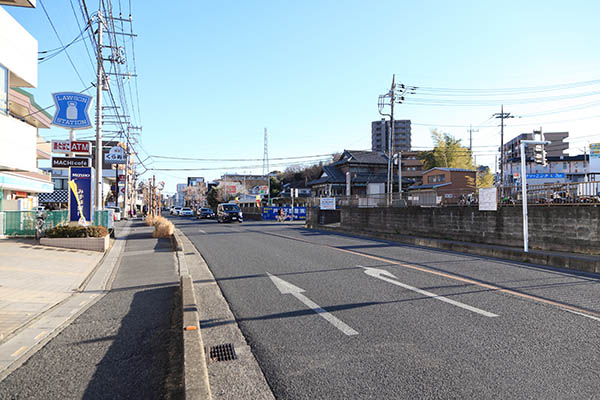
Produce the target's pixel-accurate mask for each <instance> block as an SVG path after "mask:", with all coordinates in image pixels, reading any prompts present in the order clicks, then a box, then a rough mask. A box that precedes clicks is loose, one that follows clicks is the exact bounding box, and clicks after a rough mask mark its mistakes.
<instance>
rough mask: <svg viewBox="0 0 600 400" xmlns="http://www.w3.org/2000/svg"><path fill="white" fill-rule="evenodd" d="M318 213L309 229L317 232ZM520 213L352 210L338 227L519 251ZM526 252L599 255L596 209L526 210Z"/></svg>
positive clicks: (503, 209)
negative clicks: (533, 250) (527, 243)
mask: <svg viewBox="0 0 600 400" xmlns="http://www.w3.org/2000/svg"><path fill="white" fill-rule="evenodd" d="M318 211H319V210H318V209H311V210H310V212H309V215H308V217H307V222H308V224H312V226H314V227H318V225H319V220H318V218H317V216H316V215H311V214H316V212H318ZM522 218H523V217H522V210H521V208H520V207H501V208H500V209H499V210H498V211H479V210H478V209H477V208H474V207H442V208H424V207H404V208H353V207H343V208H342V210H341V227H342V228H344V229H345V230H350V231H353V232H356V233H361V232H364V233H368V232H377V233H385V234H398V235H411V236H420V237H429V238H440V239H449V240H459V241H464V242H475V243H485V244H497V245H506V246H514V247H522V246H523V224H522ZM529 246H530V248H532V249H539V250H554V251H566V252H577V253H586V254H600V207H593V206H561V207H559V206H555V207H543V206H534V207H530V208H529Z"/></svg>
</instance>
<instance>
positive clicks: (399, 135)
mask: <svg viewBox="0 0 600 400" xmlns="http://www.w3.org/2000/svg"><path fill="white" fill-rule="evenodd" d="M389 131H390V122H389V121H387V120H384V119H382V120H380V121H373V122H371V150H372V151H381V152H384V153H387V152H388V143H389ZM399 151H410V120H409V119H396V120H394V137H393V145H392V153H397V152H399Z"/></svg>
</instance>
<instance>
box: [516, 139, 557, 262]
mask: <svg viewBox="0 0 600 400" xmlns="http://www.w3.org/2000/svg"><path fill="white" fill-rule="evenodd" d="M528 144H536V145H537V144H541V145H544V144H550V142H549V141H547V140H521V144H520V149H521V193H522V194H521V196H522V197H523V251H524V252H525V253H527V252H528V251H529V225H528V220H527V171H526V167H525V146H526V145H528Z"/></svg>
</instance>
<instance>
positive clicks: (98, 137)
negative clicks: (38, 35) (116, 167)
mask: <svg viewBox="0 0 600 400" xmlns="http://www.w3.org/2000/svg"><path fill="white" fill-rule="evenodd" d="M102 24H103V21H102V11H101V10H98V52H97V54H96V57H97V60H98V70H97V72H96V73H97V76H96V201H95V204H94V206H95V209H96V211H98V210H102V208H103V207H104V205H103V204H102V157H103V153H102V86H103V83H104V66H103V64H102V28H103V25H102Z"/></svg>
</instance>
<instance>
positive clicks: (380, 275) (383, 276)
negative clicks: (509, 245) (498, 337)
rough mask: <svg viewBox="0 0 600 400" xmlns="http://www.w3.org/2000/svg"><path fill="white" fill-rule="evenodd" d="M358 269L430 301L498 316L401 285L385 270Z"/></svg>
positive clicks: (495, 315)
mask: <svg viewBox="0 0 600 400" xmlns="http://www.w3.org/2000/svg"><path fill="white" fill-rule="evenodd" d="M359 267H361V268H364V270H365V274H367V275H369V276H372V277H374V278H377V279H381V280H382V281H385V282H388V283H391V284H392V285H396V286H400V287H403V288H404V289H408V290H412V291H413V292H417V293H419V294H422V295H423V296H427V297H431V298H432V299H436V300H439V301H443V302H444V303H448V304H452V305H453V306H456V307H460V308H463V309H465V310H469V311H472V312H474V313H477V314H481V315H484V316H486V317H490V318H493V317H497V316H498V315H497V314H493V313H491V312H488V311H485V310H482V309H480V308H477V307H473V306H470V305H468V304H464V303H461V302H459V301H455V300H452V299H449V298H447V297H444V296H440V295H439V294H435V293H432V292H428V291H427V290H423V289H419V288H416V287H413V286H410V285H407V284H405V283H402V282H400V281H398V280H396V279H398V278H396V277H395V276H394V275H393V274H391V273H390V272H387V271H386V270H383V269H378V268H369V267H363V266H362V265H359Z"/></svg>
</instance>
